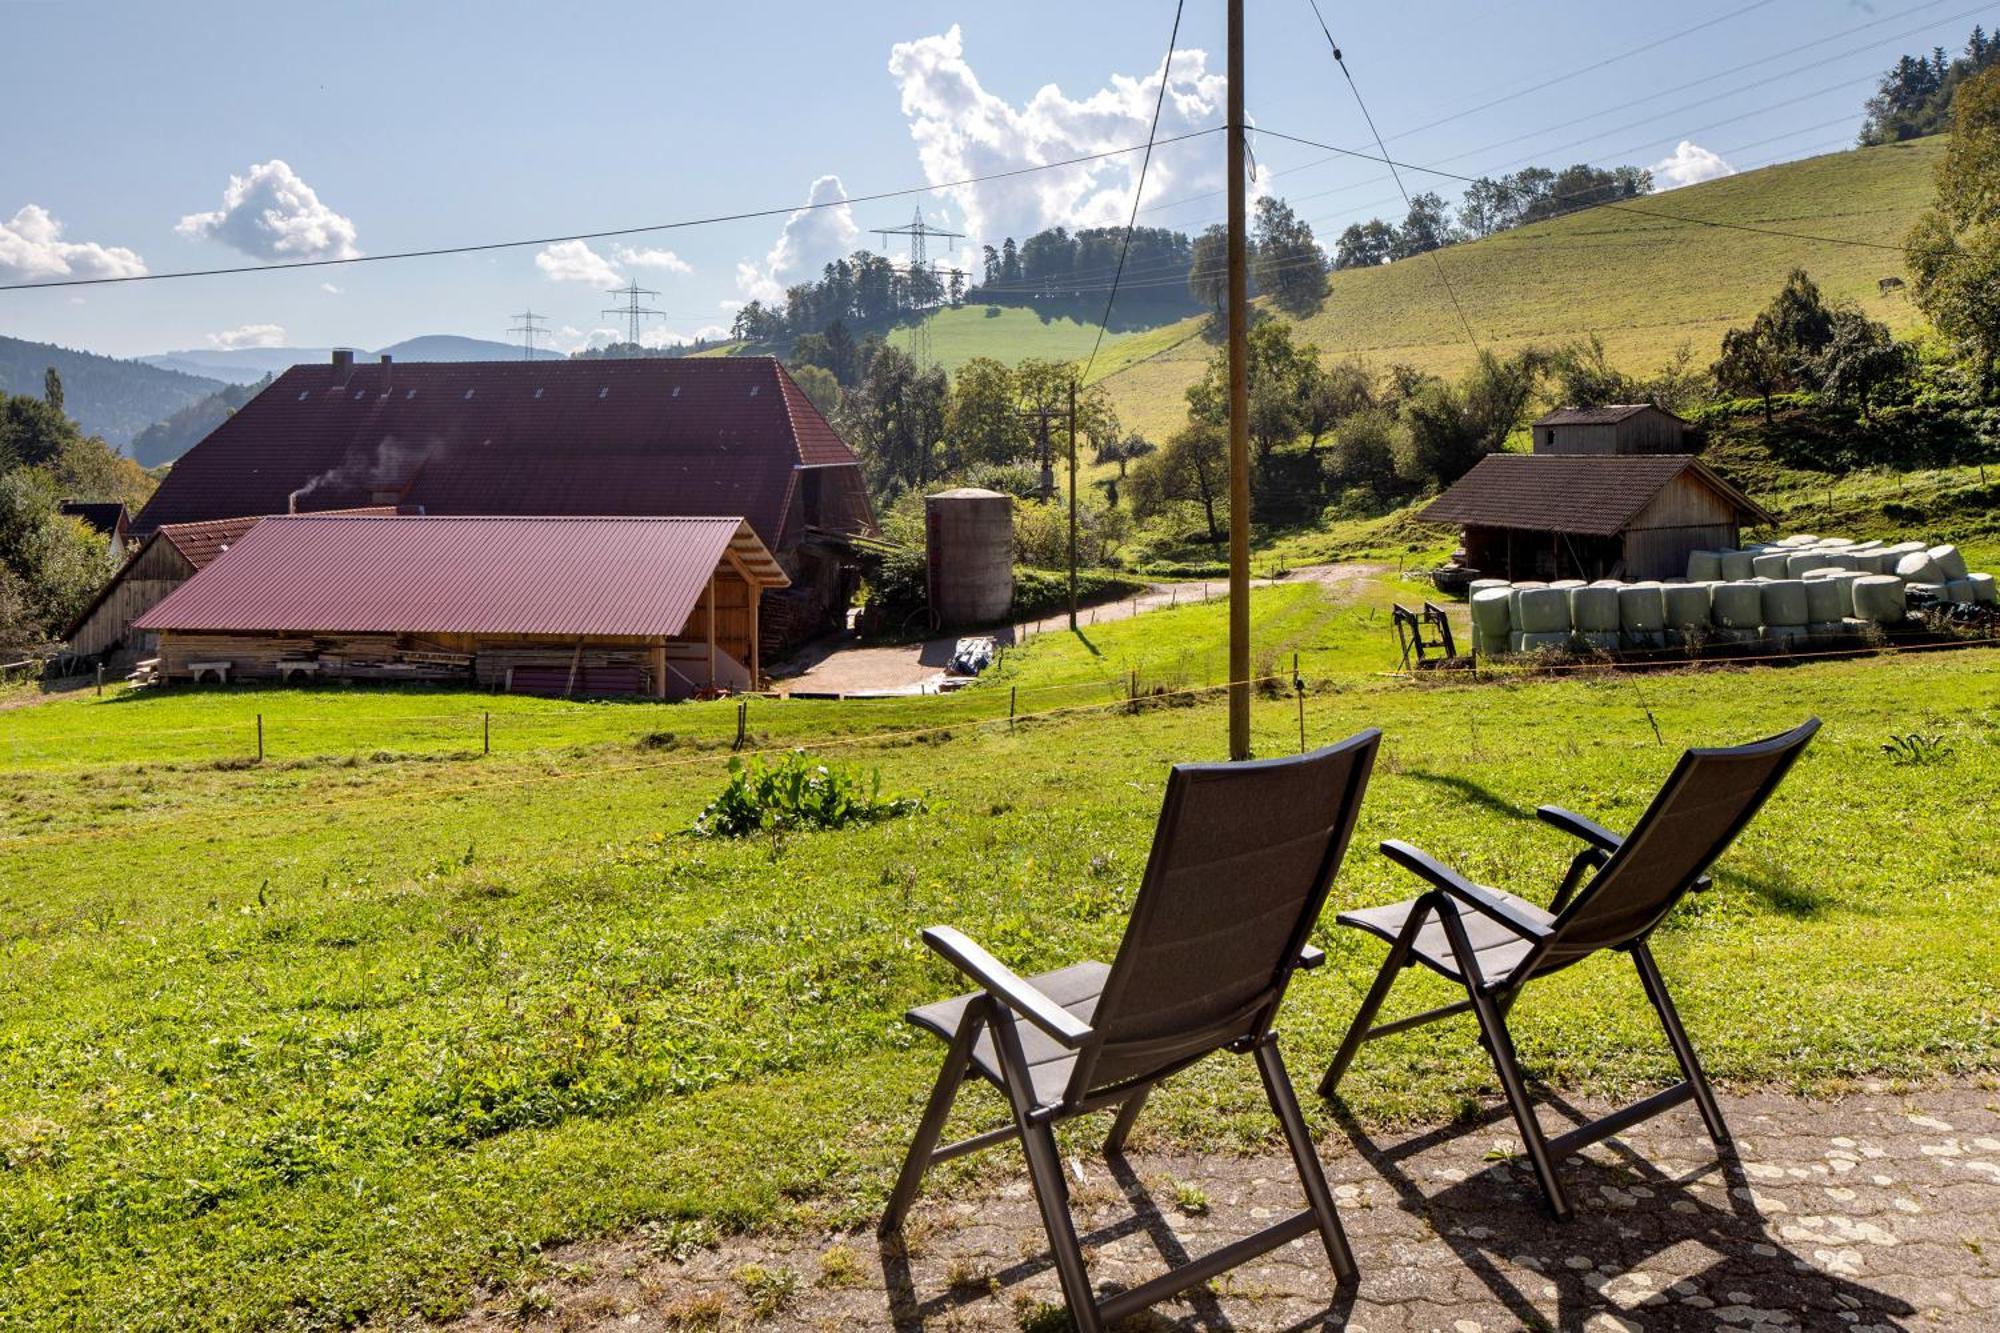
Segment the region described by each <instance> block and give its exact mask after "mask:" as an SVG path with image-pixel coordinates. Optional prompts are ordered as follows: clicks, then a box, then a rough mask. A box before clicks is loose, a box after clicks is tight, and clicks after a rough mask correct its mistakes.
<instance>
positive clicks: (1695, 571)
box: [1688, 551, 1734, 583]
mask: <svg viewBox="0 0 2000 1333" xmlns="http://www.w3.org/2000/svg"><path fill="white" fill-rule="evenodd" d="M1732 554H1734V552H1730V551H1689V552H1688V582H1689V583H1700V582H1703V581H1704V580H1707V579H1719V578H1721V577H1722V557H1723V556H1725V555H1732Z"/></svg>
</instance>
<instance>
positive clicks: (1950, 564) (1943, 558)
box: [1926, 542, 1971, 583]
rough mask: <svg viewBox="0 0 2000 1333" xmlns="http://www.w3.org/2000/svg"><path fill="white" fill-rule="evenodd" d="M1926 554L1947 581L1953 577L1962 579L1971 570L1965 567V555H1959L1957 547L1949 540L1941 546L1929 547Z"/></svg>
mask: <svg viewBox="0 0 2000 1333" xmlns="http://www.w3.org/2000/svg"><path fill="white" fill-rule="evenodd" d="M1926 554H1928V555H1929V556H1930V558H1931V563H1932V564H1934V565H1936V566H1937V567H1938V572H1940V573H1942V574H1943V575H1944V577H1945V581H1946V582H1947V583H1949V582H1951V581H1952V580H1954V579H1962V578H1964V577H1965V576H1966V575H1967V574H1968V573H1970V572H1971V571H1970V570H1968V569H1967V568H1966V567H1965V557H1964V556H1962V555H1960V554H1959V553H1958V548H1957V547H1956V546H1953V545H1951V544H1950V543H1949V542H1947V543H1946V544H1944V545H1943V546H1933V547H1931V549H1930V550H1929V551H1928V552H1926Z"/></svg>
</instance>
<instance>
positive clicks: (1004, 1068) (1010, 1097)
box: [993, 1015, 1104, 1333]
mask: <svg viewBox="0 0 2000 1333" xmlns="http://www.w3.org/2000/svg"><path fill="white" fill-rule="evenodd" d="M993 1036H994V1042H995V1045H997V1046H998V1047H999V1050H1000V1072H1001V1074H1002V1076H1003V1077H1004V1080H1005V1082H1006V1085H1007V1087H1006V1091H1007V1104H1008V1105H1009V1106H1011V1107H1012V1108H1013V1110H1014V1123H1015V1124H1017V1125H1019V1126H1020V1129H1021V1147H1022V1150H1023V1151H1024V1152H1025V1153H1026V1154H1027V1158H1028V1178H1029V1180H1030V1182H1032V1183H1033V1185H1034V1187H1035V1203H1036V1205H1037V1206H1038V1207H1039V1208H1040V1209H1041V1213H1042V1226H1043V1229H1044V1230H1046V1231H1047V1232H1048V1235H1049V1249H1050V1251H1051V1253H1052V1254H1053V1255H1054V1258H1055V1261H1056V1277H1057V1278H1058V1279H1059V1280H1060V1281H1061V1283H1062V1292H1063V1299H1064V1301H1065V1302H1067V1304H1068V1305H1069V1316H1070V1322H1071V1323H1072V1324H1074V1325H1075V1326H1076V1330H1077V1333H1102V1330H1103V1327H1104V1321H1103V1320H1102V1319H1101V1318H1100V1317H1099V1315H1098V1313H1097V1299H1096V1296H1095V1295H1094V1294H1093V1292H1092V1290H1091V1286H1090V1270H1089V1269H1088V1268H1087V1267H1086V1266H1085V1264H1084V1262H1083V1247H1082V1246H1081V1245H1079V1244H1078V1243H1077V1239H1076V1223H1075V1222H1074V1221H1073V1220H1072V1219H1071V1218H1070V1215H1069V1186H1068V1185H1067V1184H1066V1183H1065V1182H1064V1181H1063V1174H1062V1158H1061V1156H1060V1155H1059V1154H1058V1153H1057V1151H1056V1136H1055V1131H1054V1130H1053V1129H1051V1128H1050V1127H1049V1123H1048V1121H1047V1120H1045V1119H1041V1118H1039V1117H1037V1116H1036V1114H1035V1096H1034V1082H1033V1076H1032V1075H1031V1074H1030V1073H1029V1071H1028V1060H1027V1056H1026V1055H1025V1054H1024V1053H1023V1052H1022V1050H1021V1035H1020V1033H1019V1032H1018V1031H1017V1030H1016V1029H1015V1025H1014V1020H1013V1019H1012V1018H1011V1017H1009V1016H1006V1015H1001V1016H999V1017H998V1018H997V1019H996V1020H995V1021H994V1023H993Z"/></svg>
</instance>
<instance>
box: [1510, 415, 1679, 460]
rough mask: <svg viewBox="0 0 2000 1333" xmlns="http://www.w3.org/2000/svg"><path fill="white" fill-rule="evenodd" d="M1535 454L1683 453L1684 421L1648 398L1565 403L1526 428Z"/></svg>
mask: <svg viewBox="0 0 2000 1333" xmlns="http://www.w3.org/2000/svg"><path fill="white" fill-rule="evenodd" d="M1529 433H1530V435H1531V436H1532V437H1533V440H1534V446H1535V452H1536V453H1538V454H1684V453H1687V452H1689V450H1688V440H1687V433H1688V423H1687V422H1686V421H1684V420H1682V419H1681V418H1680V417H1677V416H1675V415H1674V414H1673V413H1672V412H1669V411H1667V410H1666V409H1665V408H1663V407H1655V406H1653V404H1651V403H1608V404H1606V405H1605V406H1603V407H1564V408H1558V409H1557V410H1556V411H1554V412H1551V413H1549V414H1548V415H1547V416H1545V417H1543V418H1541V419H1540V420H1538V421H1537V422H1535V424H1534V425H1533V426H1531V427H1530V428H1529Z"/></svg>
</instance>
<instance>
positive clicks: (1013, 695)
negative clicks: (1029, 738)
mask: <svg viewBox="0 0 2000 1333" xmlns="http://www.w3.org/2000/svg"><path fill="white" fill-rule="evenodd" d="M1020 692H1021V687H1020V686H1019V685H1009V686H1008V687H1007V730H1009V731H1012V730H1013V729H1014V704H1015V701H1016V700H1017V698H1018V697H1019V695H1020Z"/></svg>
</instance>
